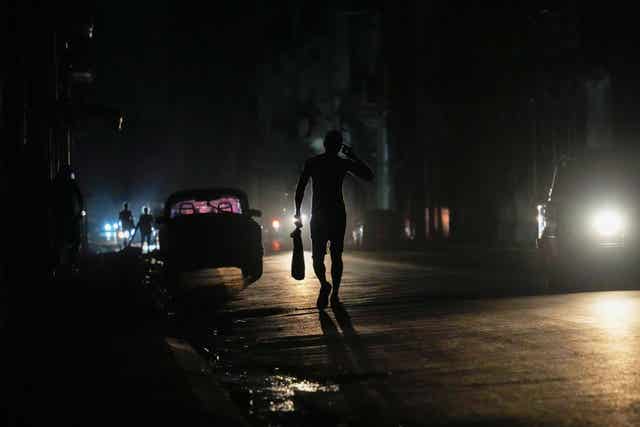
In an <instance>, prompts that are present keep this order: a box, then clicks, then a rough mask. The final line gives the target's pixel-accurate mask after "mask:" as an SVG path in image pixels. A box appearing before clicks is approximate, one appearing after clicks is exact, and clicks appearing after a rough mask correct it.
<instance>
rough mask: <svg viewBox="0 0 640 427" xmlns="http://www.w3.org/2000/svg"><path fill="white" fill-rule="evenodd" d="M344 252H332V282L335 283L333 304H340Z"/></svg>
mask: <svg viewBox="0 0 640 427" xmlns="http://www.w3.org/2000/svg"><path fill="white" fill-rule="evenodd" d="M343 268H344V266H343V264H342V252H336V253H334V252H333V251H332V252H331V280H332V281H333V292H332V293H331V304H335V303H339V302H340V296H339V295H338V291H339V290H340V282H341V281H342V270H343Z"/></svg>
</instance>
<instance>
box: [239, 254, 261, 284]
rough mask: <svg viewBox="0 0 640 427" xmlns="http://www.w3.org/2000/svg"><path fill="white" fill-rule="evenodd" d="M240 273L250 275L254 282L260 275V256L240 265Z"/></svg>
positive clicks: (245, 275)
mask: <svg viewBox="0 0 640 427" xmlns="http://www.w3.org/2000/svg"><path fill="white" fill-rule="evenodd" d="M242 275H243V276H244V277H251V279H252V280H253V281H254V282H255V281H256V280H258V279H259V278H260V277H262V257H260V258H258V259H257V260H255V261H253V262H252V263H251V264H250V265H248V266H245V267H242Z"/></svg>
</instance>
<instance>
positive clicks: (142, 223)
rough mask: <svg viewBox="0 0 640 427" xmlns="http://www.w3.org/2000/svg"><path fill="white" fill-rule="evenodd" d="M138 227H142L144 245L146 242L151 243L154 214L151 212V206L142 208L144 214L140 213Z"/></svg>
mask: <svg viewBox="0 0 640 427" xmlns="http://www.w3.org/2000/svg"><path fill="white" fill-rule="evenodd" d="M138 227H139V228H140V239H141V242H140V243H142V246H144V242H147V245H149V246H150V245H151V231H152V227H153V215H151V214H150V213H149V208H144V209H143V210H142V215H140V219H139V220H138Z"/></svg>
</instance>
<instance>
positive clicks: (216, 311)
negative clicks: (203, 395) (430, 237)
mask: <svg viewBox="0 0 640 427" xmlns="http://www.w3.org/2000/svg"><path fill="white" fill-rule="evenodd" d="M289 256H290V255H289V254H283V255H277V256H270V257H267V258H265V272H264V276H263V277H262V279H261V280H260V281H259V282H257V283H255V284H253V285H251V286H249V287H247V288H246V289H243V290H242V291H240V292H239V293H236V294H235V297H234V298H232V300H231V301H229V302H228V303H226V304H224V305H220V304H219V301H217V302H214V301H213V300H214V298H211V299H210V300H207V297H206V295H204V294H201V295H200V296H199V298H198V301H199V303H198V304H199V305H198V307H197V309H194V310H191V309H189V310H183V311H182V312H181V313H178V314H177V315H175V316H174V317H173V319H174V321H175V324H174V327H175V330H174V333H176V334H177V335H183V338H185V339H186V340H188V341H189V342H190V343H191V344H192V345H193V346H194V347H195V348H196V349H197V350H198V351H199V352H200V353H201V354H202V355H204V356H205V357H206V358H207V359H208V360H209V361H210V364H211V375H212V376H214V377H215V379H216V381H218V382H219V383H221V384H222V385H223V386H224V387H225V388H226V390H228V392H229V394H230V396H231V398H232V400H233V401H234V403H235V404H236V405H237V407H238V408H239V410H240V411H241V413H243V414H244V415H245V416H246V419H247V420H248V421H249V422H250V423H251V424H254V425H455V426H471V425H473V426H478V425H497V426H518V425H544V426H547V425H548V426H584V425H594V426H600V425H601V426H627V425H628V426H633V425H640V373H639V372H638V369H637V366H639V365H640V363H639V362H640V317H639V316H638V313H639V312H640V293H639V292H636V291H609V292H584V293H570V294H556V295H545V294H544V293H543V292H542V290H541V289H540V288H539V287H538V284H537V280H536V279H535V275H534V274H532V272H531V270H530V269H529V267H530V266H527V265H521V266H520V267H518V266H512V267H513V268H502V269H497V268H493V267H491V268H487V267H485V268H482V267H477V268H476V267H469V268H460V267H455V268H454V267H451V266H442V265H438V264H437V263H434V264H428V263H424V262H421V263H420V264H416V263H415V262H414V261H411V259H408V258H406V257H405V259H403V260H401V261H399V260H398V257H389V260H385V257H384V256H377V257H375V258H374V257H367V256H366V254H365V255H363V254H359V255H348V256H346V257H345V276H344V282H343V285H342V290H341V296H342V301H343V304H342V305H341V306H339V307H334V308H329V309H327V310H326V311H324V312H319V311H318V310H317V309H316V308H315V307H314V304H315V298H316V295H317V294H316V293H317V290H318V285H317V283H316V281H315V279H314V277H313V273H312V272H311V269H310V266H311V262H310V261H311V260H310V259H309V257H308V254H307V279H305V280H304V281H301V282H297V281H295V280H293V279H291V278H290V277H289V266H290V258H289ZM219 279H220V277H218V280H219ZM198 280H200V281H203V280H204V279H203V277H202V276H200V277H199V278H198ZM204 282H206V280H204ZM498 295H499V297H498Z"/></svg>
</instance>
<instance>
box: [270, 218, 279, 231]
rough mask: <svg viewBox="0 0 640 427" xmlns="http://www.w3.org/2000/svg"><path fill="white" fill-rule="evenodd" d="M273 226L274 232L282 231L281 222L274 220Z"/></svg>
mask: <svg viewBox="0 0 640 427" xmlns="http://www.w3.org/2000/svg"><path fill="white" fill-rule="evenodd" d="M271 226H272V227H273V229H274V230H276V231H278V230H279V229H280V221H279V220H277V219H274V220H273V221H272V222H271Z"/></svg>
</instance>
